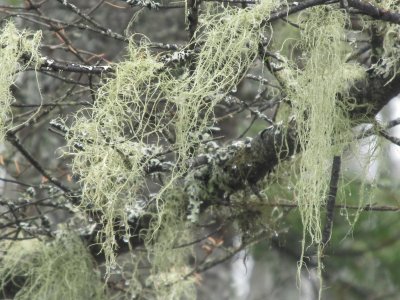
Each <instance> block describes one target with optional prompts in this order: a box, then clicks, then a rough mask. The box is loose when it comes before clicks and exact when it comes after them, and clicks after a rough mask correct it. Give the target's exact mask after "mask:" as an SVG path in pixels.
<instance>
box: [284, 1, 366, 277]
mask: <svg viewBox="0 0 400 300" xmlns="http://www.w3.org/2000/svg"><path fill="white" fill-rule="evenodd" d="M345 21H346V20H345V15H344V14H343V12H341V11H337V10H336V11H335V10H328V9H325V8H313V9H311V10H310V11H309V12H308V13H307V14H304V15H302V16H301V17H300V24H301V27H302V28H303V30H302V32H301V34H302V38H301V40H300V45H299V46H300V48H301V49H302V50H303V53H304V57H303V58H304V63H305V66H304V68H303V69H302V70H296V71H297V74H295V75H293V78H291V79H290V80H289V83H290V84H289V85H288V86H289V89H288V98H289V99H290V100H291V101H292V104H293V113H294V115H295V119H296V125H297V134H298V137H299V143H300V147H301V153H302V154H301V162H300V169H299V172H298V180H297V183H296V188H295V194H296V198H297V201H298V206H299V210H300V214H301V219H302V222H303V240H302V258H301V260H300V262H301V261H302V260H303V255H304V249H305V247H306V245H308V243H307V240H308V237H309V238H310V243H309V244H314V245H317V246H318V249H319V250H318V274H319V278H320V279H321V280H322V276H321V268H322V266H321V262H320V258H321V257H320V256H321V251H322V248H321V247H322V245H321V243H322V232H321V231H322V230H321V215H320V212H321V206H322V204H324V203H325V200H326V197H327V194H328V189H329V180H330V175H329V174H330V169H331V163H332V158H333V155H341V154H342V151H343V149H344V147H345V146H346V145H348V144H349V143H350V142H351V131H350V128H351V124H350V119H349V118H348V117H347V116H346V111H348V110H350V109H351V106H350V104H349V102H348V101H346V94H347V91H348V89H349V88H350V86H351V84H352V83H353V82H354V81H355V80H356V79H360V78H362V77H363V75H364V71H363V69H362V68H361V67H359V66H357V65H355V64H349V63H346V54H347V53H348V49H347V48H346V46H345V44H344V42H343V41H344V39H345V30H344V26H345ZM293 72H294V71H293ZM339 94H340V95H341V97H340V99H339V98H338V95H339ZM300 269H301V265H300V266H299V272H300ZM299 277H300V276H299Z"/></svg>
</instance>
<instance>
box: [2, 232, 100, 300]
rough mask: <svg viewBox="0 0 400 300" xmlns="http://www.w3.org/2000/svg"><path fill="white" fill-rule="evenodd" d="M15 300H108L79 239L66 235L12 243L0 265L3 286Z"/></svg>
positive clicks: (98, 276)
mask: <svg viewBox="0 0 400 300" xmlns="http://www.w3.org/2000/svg"><path fill="white" fill-rule="evenodd" d="M7 284H13V285H15V286H16V287H17V288H18V292H17V294H16V295H15V299H21V300H24V299H26V300H43V299H66V300H79V299H81V300H86V299H106V297H105V294H104V288H103V283H102V282H101V279H100V274H99V273H98V272H96V270H95V267H94V263H93V261H92V258H91V256H90V255H89V253H88V252H87V249H86V248H85V247H84V245H83V244H82V242H81V241H80V239H79V238H78V237H76V236H74V235H73V234H72V233H67V232H65V233H64V234H62V235H60V236H59V237H57V238H56V239H55V240H53V241H48V242H46V241H39V240H28V241H20V242H13V243H12V245H11V247H9V248H8V250H7V253H6V254H5V255H4V256H3V257H2V258H1V261H0V286H1V287H2V288H3V289H4V288H5V286H6V285H7Z"/></svg>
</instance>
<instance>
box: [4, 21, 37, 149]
mask: <svg viewBox="0 0 400 300" xmlns="http://www.w3.org/2000/svg"><path fill="white" fill-rule="evenodd" d="M41 36H42V33H41V31H37V32H35V33H34V34H32V33H30V32H28V31H25V30H22V31H20V30H18V29H17V28H16V27H15V25H14V24H13V23H12V22H7V23H5V25H4V26H3V28H2V29H1V31H0V66H1V69H0V142H2V141H4V137H5V134H6V132H7V130H8V129H9V128H10V127H11V126H12V112H11V104H12V102H13V101H14V97H13V95H12V93H11V91H10V86H11V85H12V84H14V82H15V79H16V72H18V71H22V70H24V69H26V68H27V67H28V66H30V65H31V64H32V63H33V64H36V65H37V64H38V63H39V62H40V59H39V45H40V40H41Z"/></svg>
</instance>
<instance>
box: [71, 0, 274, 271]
mask: <svg viewBox="0 0 400 300" xmlns="http://www.w3.org/2000/svg"><path fill="white" fill-rule="evenodd" d="M278 3H279V1H275V0H264V1H261V3H260V4H258V5H255V6H254V7H252V8H248V9H225V10H224V11H223V12H221V13H215V12H214V10H213V9H207V12H206V13H205V15H204V17H203V18H202V20H201V21H200V25H199V28H198V32H197V34H196V40H195V41H194V42H195V44H197V45H201V50H200V52H199V53H196V52H195V53H193V64H192V65H191V66H189V65H188V64H186V65H184V66H182V65H179V66H176V67H173V66H172V67H171V66H165V65H164V64H163V63H161V62H160V61H162V60H160V59H159V57H157V56H155V55H154V54H152V53H151V51H150V50H149V49H148V47H146V43H145V42H144V43H143V45H142V46H138V45H136V44H135V43H134V42H131V43H130V44H129V46H128V55H127V56H126V59H125V60H124V61H122V62H120V63H117V64H115V65H114V69H115V74H114V75H113V76H112V77H111V78H108V79H106V80H105V82H104V85H103V87H102V88H100V89H99V90H98V92H97V97H96V98H97V100H96V103H95V105H94V106H93V108H91V109H84V110H82V111H80V112H78V114H77V115H76V117H75V120H74V122H73V125H72V126H71V128H70V129H69V132H68V134H67V140H68V149H70V150H69V151H70V154H71V155H72V156H73V170H74V172H75V173H77V174H79V176H80V182H81V184H82V187H83V192H82V207H84V208H85V209H90V210H92V211H96V212H99V213H100V215H101V216H102V223H103V224H104V229H103V231H102V233H101V234H100V236H99V241H100V242H101V243H102V245H103V250H104V252H105V254H106V259H107V266H108V272H110V271H111V267H114V266H115V264H116V261H115V256H114V254H113V253H114V250H115V248H116V247H117V243H116V240H115V232H114V225H115V224H116V222H119V224H124V225H125V227H126V228H129V226H128V215H127V210H128V209H129V208H132V207H135V206H136V203H137V199H140V198H145V197H147V196H146V176H147V173H148V172H149V170H151V169H157V170H164V171H168V172H169V176H166V177H165V178H164V183H163V185H162V186H160V187H159V190H158V192H157V195H156V196H155V197H153V200H154V201H153V203H154V204H155V205H154V206H155V208H156V210H157V213H155V214H153V216H154V217H155V218H154V219H155V222H156V224H158V225H157V226H152V228H153V232H150V231H149V232H148V238H153V237H155V236H156V233H155V231H157V230H158V229H159V228H161V227H160V224H161V220H162V219H163V218H162V217H161V216H162V215H163V208H164V201H165V199H164V200H163V195H164V194H165V191H167V190H169V189H170V187H171V186H173V185H174V184H176V182H177V180H178V179H179V178H181V176H182V175H183V174H184V173H185V172H186V171H187V167H188V164H187V162H188V160H189V159H190V157H192V156H193V155H195V154H196V150H195V149H196V147H197V146H196V145H198V144H199V143H201V138H200V136H201V134H202V133H203V132H206V131H207V128H208V126H210V125H211V124H212V123H213V110H214V107H215V105H216V104H217V103H218V102H219V101H221V99H223V98H224V97H225V96H226V95H227V93H229V92H230V91H231V89H233V88H234V87H235V86H236V85H237V84H238V83H239V81H240V80H241V78H242V77H243V76H244V74H245V72H246V71H247V69H248V68H249V67H250V65H251V63H252V62H253V60H254V59H255V57H256V54H257V50H258V47H259V42H260V30H262V28H261V23H262V21H263V20H265V19H267V18H268V15H269V13H270V12H271V11H272V9H274V8H275V7H276V6H277V5H278ZM168 149H173V150H174V155H175V157H174V164H173V165H171V164H170V165H168V164H166V163H165V162H164V161H163V159H162V158H163V155H161V154H162V152H163V151H165V150H168ZM181 201H182V202H184V199H181ZM181 204H182V205H183V203H181ZM185 207H187V205H186V206H185ZM170 213H171V214H172V216H173V215H174V212H173V211H170ZM141 214H142V212H138V213H136V214H135V215H136V217H140V216H141ZM129 234H130V233H129V232H126V235H129ZM148 245H149V247H150V243H149V244H148Z"/></svg>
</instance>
